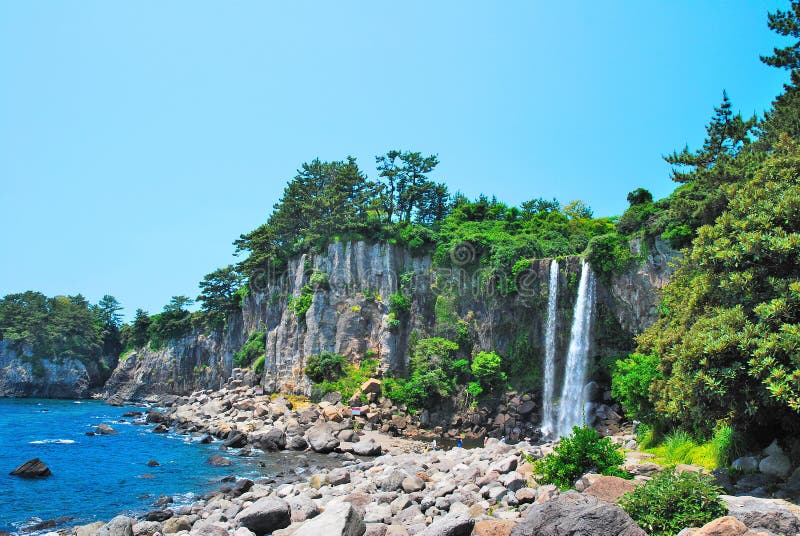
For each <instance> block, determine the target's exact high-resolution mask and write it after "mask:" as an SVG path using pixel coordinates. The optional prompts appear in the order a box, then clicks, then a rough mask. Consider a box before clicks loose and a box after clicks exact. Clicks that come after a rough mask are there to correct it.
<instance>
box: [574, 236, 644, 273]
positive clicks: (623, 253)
mask: <svg viewBox="0 0 800 536" xmlns="http://www.w3.org/2000/svg"><path fill="white" fill-rule="evenodd" d="M585 256H586V261H587V262H588V263H589V264H591V265H592V269H594V271H595V273H596V274H597V275H598V276H600V277H602V278H606V279H607V278H609V277H611V276H612V275H614V274H618V273H620V272H621V271H623V270H624V269H625V268H627V267H628V265H629V264H630V263H631V261H632V260H633V256H632V255H631V252H630V246H629V245H628V241H627V240H626V239H625V238H624V237H622V236H620V235H619V234H617V233H608V234H604V235H600V236H595V237H593V238H592V239H591V240H589V245H588V246H586V252H585Z"/></svg>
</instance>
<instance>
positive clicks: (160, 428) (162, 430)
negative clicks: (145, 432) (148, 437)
mask: <svg viewBox="0 0 800 536" xmlns="http://www.w3.org/2000/svg"><path fill="white" fill-rule="evenodd" d="M167 432H169V428H167V425H166V424H163V423H162V424H157V425H155V427H154V428H153V433H154V434H166V433H167Z"/></svg>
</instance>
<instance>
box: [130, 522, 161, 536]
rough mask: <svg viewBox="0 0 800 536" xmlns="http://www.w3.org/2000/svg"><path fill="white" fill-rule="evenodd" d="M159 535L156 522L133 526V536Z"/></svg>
mask: <svg viewBox="0 0 800 536" xmlns="http://www.w3.org/2000/svg"><path fill="white" fill-rule="evenodd" d="M160 533H161V523H159V522H158V521H140V522H138V523H136V524H135V525H133V536H155V535H156V534H160Z"/></svg>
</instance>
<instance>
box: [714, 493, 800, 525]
mask: <svg viewBox="0 0 800 536" xmlns="http://www.w3.org/2000/svg"><path fill="white" fill-rule="evenodd" d="M720 499H722V500H723V502H725V504H726V506H727V507H728V515H729V516H733V517H735V518H736V519H738V520H739V521H741V522H742V523H744V524H745V525H747V527H748V528H750V529H753V530H767V531H770V532H773V533H775V534H800V507H798V506H797V505H793V504H791V503H789V502H786V501H784V500H781V499H760V498H756V497H747V496H745V497H734V496H732V495H720Z"/></svg>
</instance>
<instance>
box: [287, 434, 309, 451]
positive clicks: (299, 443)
mask: <svg viewBox="0 0 800 536" xmlns="http://www.w3.org/2000/svg"><path fill="white" fill-rule="evenodd" d="M286 446H287V447H288V448H290V449H292V450H306V449H307V448H308V442H307V441H306V440H305V438H304V437H302V436H292V437H290V438H289V439H288V440H287V441H286Z"/></svg>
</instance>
